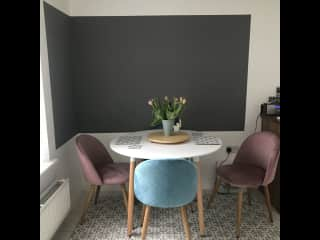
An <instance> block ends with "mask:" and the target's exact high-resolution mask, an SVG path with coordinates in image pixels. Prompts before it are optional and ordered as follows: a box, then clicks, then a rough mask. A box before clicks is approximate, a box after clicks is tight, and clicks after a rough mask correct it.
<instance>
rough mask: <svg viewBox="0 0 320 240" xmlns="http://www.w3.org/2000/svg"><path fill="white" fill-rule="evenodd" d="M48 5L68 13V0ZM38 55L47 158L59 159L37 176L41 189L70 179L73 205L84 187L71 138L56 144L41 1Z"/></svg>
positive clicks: (48, 0) (50, 2) (41, 1)
mask: <svg viewBox="0 0 320 240" xmlns="http://www.w3.org/2000/svg"><path fill="white" fill-rule="evenodd" d="M46 2H48V3H49V4H50V5H52V6H54V7H56V8H57V9H59V10H60V11H62V12H64V13H66V14H70V7H69V5H70V2H69V0H47V1H46ZM40 57H41V64H42V71H43V72H42V74H43V76H42V77H43V86H44V98H45V108H46V117H47V128H48V142H49V155H50V159H58V161H57V162H56V163H55V164H53V165H52V166H51V167H50V168H48V169H47V171H45V172H44V173H43V174H42V175H41V176H40V192H42V191H43V190H44V189H45V188H46V187H47V186H48V185H50V184H51V183H52V181H54V180H55V179H58V178H69V180H70V192H71V204H72V205H76V204H77V201H78V200H79V195H80V194H81V193H82V191H83V188H84V179H83V177H82V173H81V169H80V165H79V161H78V158H77V155H76V152H75V148H74V138H72V139H70V140H69V141H68V142H66V143H65V144H64V145H63V146H61V147H60V148H59V149H56V146H55V138H54V137H55V136H54V121H53V110H52V98H51V86H50V74H49V62H48V50H47V39H46V31H45V18H44V11H43V0H40Z"/></svg>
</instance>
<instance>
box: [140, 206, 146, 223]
mask: <svg viewBox="0 0 320 240" xmlns="http://www.w3.org/2000/svg"><path fill="white" fill-rule="evenodd" d="M145 212H146V205H144V204H143V205H142V212H141V224H140V225H141V227H142V226H143V220H144V214H145Z"/></svg>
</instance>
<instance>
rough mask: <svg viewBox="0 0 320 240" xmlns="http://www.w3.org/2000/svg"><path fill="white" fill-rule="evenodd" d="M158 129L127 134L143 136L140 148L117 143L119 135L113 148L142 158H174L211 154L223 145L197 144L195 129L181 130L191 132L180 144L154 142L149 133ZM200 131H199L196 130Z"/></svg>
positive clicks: (114, 141) (113, 142)
mask: <svg viewBox="0 0 320 240" xmlns="http://www.w3.org/2000/svg"><path fill="white" fill-rule="evenodd" d="M155 131H161V129H160V130H159V129H157V130H148V131H140V132H131V133H128V134H126V135H128V136H142V140H141V142H140V143H139V144H138V145H141V147H140V148H137V149H134V148H129V147H128V145H117V144H116V143H117V141H118V138H119V137H116V138H114V139H112V141H111V142H110V147H111V149H112V150H113V151H114V152H116V153H119V154H121V155H124V156H127V157H130V158H140V159H174V158H193V157H201V156H205V155H208V154H211V153H213V152H215V151H217V150H218V149H220V148H221V146H222V141H221V139H219V141H220V142H221V145H197V144H196V142H195V141H194V140H193V139H192V135H191V134H192V133H193V132H195V131H189V130H181V131H183V132H187V133H188V134H190V140H189V141H187V142H184V143H180V144H159V143H152V142H150V141H149V140H148V134H150V133H151V132H155ZM195 133H199V132H195ZM208 135H210V136H212V134H208V133H203V136H208Z"/></svg>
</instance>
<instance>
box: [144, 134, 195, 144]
mask: <svg viewBox="0 0 320 240" xmlns="http://www.w3.org/2000/svg"><path fill="white" fill-rule="evenodd" d="M148 139H149V141H150V142H154V143H165V144H174V143H183V142H186V141H188V140H189V139H190V136H189V134H188V133H186V132H174V133H173V135H171V136H168V137H166V136H164V135H163V131H160V132H154V133H150V134H149V136H148Z"/></svg>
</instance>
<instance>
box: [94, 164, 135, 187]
mask: <svg viewBox="0 0 320 240" xmlns="http://www.w3.org/2000/svg"><path fill="white" fill-rule="evenodd" d="M129 169H130V164H129V163H109V164H107V165H105V166H104V167H101V168H99V169H98V174H99V175H100V177H101V179H102V181H103V183H104V184H123V183H126V182H128V180H129Z"/></svg>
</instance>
